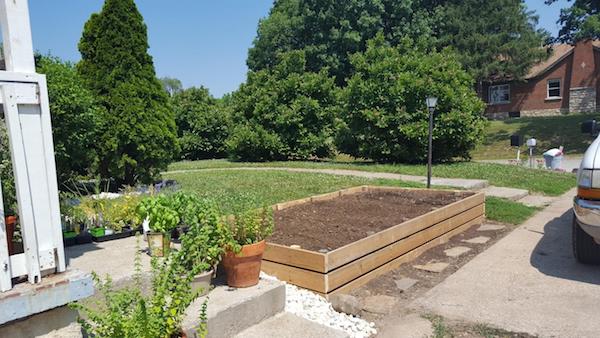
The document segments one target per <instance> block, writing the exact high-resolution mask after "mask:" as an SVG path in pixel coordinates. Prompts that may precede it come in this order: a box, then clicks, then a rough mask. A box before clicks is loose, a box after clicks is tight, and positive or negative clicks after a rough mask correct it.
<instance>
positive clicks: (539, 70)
mask: <svg viewBox="0 0 600 338" xmlns="http://www.w3.org/2000/svg"><path fill="white" fill-rule="evenodd" d="M592 45H593V46H594V48H596V49H600V40H594V41H592ZM550 48H552V54H551V55H550V57H549V58H548V59H547V60H545V61H542V62H540V63H538V64H536V65H534V66H533V67H531V69H530V70H529V73H528V74H527V75H526V76H525V79H532V78H534V77H537V76H540V75H542V74H543V73H545V72H546V71H547V70H549V69H550V68H552V67H554V66H555V65H556V64H557V63H559V62H561V61H562V60H563V59H564V58H566V57H567V56H569V55H570V54H571V53H572V52H573V49H574V48H575V47H574V46H572V45H569V44H566V43H560V44H554V45H552V46H551V47H550Z"/></svg>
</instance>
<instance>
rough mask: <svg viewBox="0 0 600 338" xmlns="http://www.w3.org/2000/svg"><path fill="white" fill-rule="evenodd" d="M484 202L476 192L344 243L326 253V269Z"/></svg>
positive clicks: (328, 269)
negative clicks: (351, 241) (354, 240)
mask: <svg viewBox="0 0 600 338" xmlns="http://www.w3.org/2000/svg"><path fill="white" fill-rule="evenodd" d="M484 202H485V195H484V194H483V193H477V194H475V195H473V196H469V197H467V198H465V199H462V200H460V201H456V202H454V203H451V204H449V205H447V206H444V207H442V208H439V209H437V210H434V211H431V212H429V213H426V214H424V215H421V216H419V217H416V218H413V219H411V220H408V221H406V222H404V223H401V224H398V225H395V226H393V227H390V228H388V229H385V230H383V231H380V232H378V233H376V234H373V235H371V236H369V237H366V238H363V239H361V240H358V241H356V242H353V243H350V244H348V245H345V246H343V247H341V248H338V249H335V250H333V251H331V252H329V253H327V266H326V271H332V270H334V269H336V268H338V267H340V266H342V265H344V264H346V263H348V262H351V261H353V260H355V259H357V258H360V257H362V256H365V255H367V254H369V253H371V252H373V251H375V250H378V249H380V248H382V247H385V246H387V245H389V244H391V243H394V242H397V241H398V240H400V239H402V238H405V237H408V236H410V235H412V234H414V233H416V232H419V231H421V230H423V229H425V228H428V227H430V226H431V225H433V224H436V223H439V222H441V221H443V220H445V219H448V218H451V217H453V216H455V215H457V214H460V213H462V212H464V211H465V210H469V209H471V208H473V207H475V206H477V205H480V204H483V203H484Z"/></svg>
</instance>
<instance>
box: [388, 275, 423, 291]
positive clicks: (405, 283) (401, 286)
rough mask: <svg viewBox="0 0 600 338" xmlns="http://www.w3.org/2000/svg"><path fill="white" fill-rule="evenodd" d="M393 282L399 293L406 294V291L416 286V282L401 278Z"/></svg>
mask: <svg viewBox="0 0 600 338" xmlns="http://www.w3.org/2000/svg"><path fill="white" fill-rule="evenodd" d="M394 282H395V283H396V287H397V288H398V290H400V292H406V290H408V289H410V288H411V287H412V286H413V285H415V284H417V282H418V280H416V279H412V278H401V279H397V280H395V281H394Z"/></svg>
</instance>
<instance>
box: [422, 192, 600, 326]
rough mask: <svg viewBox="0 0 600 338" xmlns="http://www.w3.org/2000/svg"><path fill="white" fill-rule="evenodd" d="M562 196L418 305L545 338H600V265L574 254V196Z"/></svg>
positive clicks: (455, 274)
mask: <svg viewBox="0 0 600 338" xmlns="http://www.w3.org/2000/svg"><path fill="white" fill-rule="evenodd" d="M574 193H575V192H574V190H572V191H570V192H569V193H567V194H565V195H563V196H561V197H560V198H559V199H558V200H556V201H555V202H554V203H552V204H551V205H550V206H549V207H547V208H546V209H544V210H543V211H541V212H539V213H538V214H537V215H535V216H534V217H532V218H531V219H529V220H528V221H527V222H526V223H525V224H523V225H522V226H521V227H519V228H518V229H516V230H515V231H513V232H512V233H510V234H509V235H508V236H506V237H505V238H503V239H502V240H500V241H498V242H497V243H496V244H495V245H493V246H492V247H490V248H489V249H488V250H486V251H485V252H483V253H481V254H480V255H478V256H477V257H475V258H474V259H473V260H472V261H470V262H469V263H467V264H466V265H464V266H463V267H462V268H461V269H460V270H458V271H457V272H456V273H454V274H453V275H451V276H450V277H448V278H447V279H446V280H445V281H444V282H442V283H441V284H439V285H438V286H436V287H434V288H433V289H431V290H429V291H428V292H427V293H426V294H425V295H424V296H423V297H421V298H419V299H417V300H416V301H415V302H414V303H413V307H415V308H417V309H420V310H422V311H425V312H432V313H436V314H439V315H441V316H443V317H446V318H449V319H455V320H460V321H467V322H471V323H485V324H489V325H492V326H495V327H498V328H502V329H505V330H509V331H513V332H526V333H529V334H532V335H536V336H542V337H598V336H599V335H600V320H598V316H599V314H600V267H597V266H585V265H581V264H578V263H577V262H576V261H575V259H574V258H573V255H572V253H571V234H570V232H571V212H572V211H571V201H572V197H573V195H574Z"/></svg>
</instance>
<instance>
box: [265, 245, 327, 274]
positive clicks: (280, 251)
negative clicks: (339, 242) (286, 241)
mask: <svg viewBox="0 0 600 338" xmlns="http://www.w3.org/2000/svg"><path fill="white" fill-rule="evenodd" d="M326 259H327V257H326V256H325V255H324V254H322V253H320V252H314V251H310V250H305V249H294V248H290V247H289V246H285V245H280V244H274V243H267V248H266V249H265V253H264V254H263V260H268V261H272V262H276V263H281V264H286V265H291V266H295V267H299V268H303V269H308V270H312V271H316V272H322V273H323V272H325V262H326Z"/></svg>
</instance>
